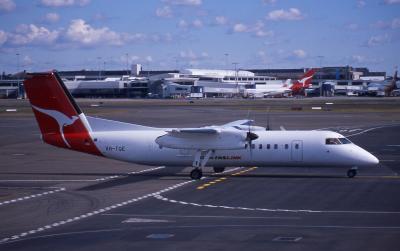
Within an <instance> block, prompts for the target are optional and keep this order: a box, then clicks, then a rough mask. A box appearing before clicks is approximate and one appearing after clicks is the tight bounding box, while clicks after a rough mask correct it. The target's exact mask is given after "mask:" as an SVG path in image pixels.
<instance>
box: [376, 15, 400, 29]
mask: <svg viewBox="0 0 400 251" xmlns="http://www.w3.org/2000/svg"><path fill="white" fill-rule="evenodd" d="M371 26H372V27H375V28H378V29H389V28H392V29H398V28H400V18H398V17H397V18H393V19H392V21H387V22H385V21H382V20H379V21H377V22H376V23H374V24H372V25H371Z"/></svg>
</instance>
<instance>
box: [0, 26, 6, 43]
mask: <svg viewBox="0 0 400 251" xmlns="http://www.w3.org/2000/svg"><path fill="white" fill-rule="evenodd" d="M6 41H7V33H5V32H4V31H2V30H0V46H2V45H3V44H4V43H5V42H6Z"/></svg>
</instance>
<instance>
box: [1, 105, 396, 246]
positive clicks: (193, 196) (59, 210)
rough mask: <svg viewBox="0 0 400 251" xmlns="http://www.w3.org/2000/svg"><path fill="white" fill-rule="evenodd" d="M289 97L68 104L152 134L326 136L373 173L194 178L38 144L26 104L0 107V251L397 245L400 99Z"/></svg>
mask: <svg viewBox="0 0 400 251" xmlns="http://www.w3.org/2000/svg"><path fill="white" fill-rule="evenodd" d="M292 100H293V99H290V100H289V101H287V103H285V100H284V99H282V100H280V102H279V101H277V100H260V101H258V100H256V101H250V102H247V101H248V100H247V101H246V100H234V101H230V100H208V101H207V100H201V101H194V103H190V102H189V101H173V100H164V101H162V100H156V101H153V102H151V100H133V101H129V100H116V101H114V100H103V101H99V100H78V103H79V104H80V106H81V107H82V110H83V111H84V112H85V113H86V114H87V115H92V116H99V117H103V118H109V119H115V120H120V121H125V122H131V123H139V124H144V125H151V126H160V127H191V126H203V125H210V124H223V123H227V122H230V121H233V120H236V119H243V118H251V119H256V124H257V125H260V126H265V125H266V124H267V120H269V121H270V126H271V127H272V129H275V130H280V129H300V130H303V129H329V130H335V131H338V132H340V133H342V134H343V135H346V136H348V137H349V139H351V140H352V141H353V142H355V143H356V144H358V145H360V146H361V147H363V148H365V149H367V150H369V151H370V152H372V153H373V154H374V155H376V156H377V157H378V158H379V159H380V161H381V164H380V166H379V167H376V168H368V169H360V170H359V174H358V176H357V177H356V178H354V179H349V178H347V177H346V175H345V173H346V171H347V170H344V169H340V168H330V169H323V168H305V169H300V168H276V167H268V168H266V167H264V168H263V167H253V168H241V167H231V168H228V169H227V170H226V172H225V173H223V174H214V173H213V172H211V169H206V173H205V176H206V177H205V178H204V179H202V180H200V181H192V180H190V178H189V174H188V172H189V170H190V168H185V167H182V168H170V167H165V166H159V167H149V166H141V165H135V164H129V163H123V162H119V161H113V160H107V159H104V158H99V157H95V156H90V155H86V154H82V153H77V152H72V151H67V150H63V149H58V148H55V147H52V146H48V145H45V144H43V143H42V142H41V141H40V137H39V130H38V127H37V125H36V121H35V120H34V117H33V115H32V113H31V111H30V108H29V104H28V103H27V102H26V101H23V100H18V101H16V100H9V101H7V100H0V130H1V133H0V158H1V162H0V218H1V225H2V227H1V231H0V250H55V249H57V250H71V249H73V250H89V249H90V250H94V249H95V250H109V249H118V250H121V249H123V250H125V249H135V248H136V249H138V250H144V249H145V250H188V249H190V250H228V249H229V250H244V249H248V250H271V249H272V250H382V249H384V250H398V247H399V246H400V200H399V199H398V198H397V197H398V196H397V194H398V191H400V176H399V175H398V174H399V173H400V165H399V164H400V115H399V114H400V113H399V112H398V109H399V108H400V99H397V98H393V99H391V98H368V99H359V100H360V101H357V99H340V98H339V99H332V98H331V99H304V100H298V101H297V102H294V101H292ZM326 103H333V104H326ZM360 103H361V104H362V105H361V104H360ZM299 106H300V107H301V108H302V109H301V110H300V111H299V110H294V109H293V107H295V108H298V107H299ZM312 107H321V109H320V110H318V109H312ZM7 109H17V111H10V112H5V110H7ZM267 110H269V115H267V114H266V111H267ZM268 117H269V119H268Z"/></svg>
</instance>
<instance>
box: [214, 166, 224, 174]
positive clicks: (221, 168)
mask: <svg viewBox="0 0 400 251" xmlns="http://www.w3.org/2000/svg"><path fill="white" fill-rule="evenodd" d="M223 171H225V167H214V172H216V173H222V172H223Z"/></svg>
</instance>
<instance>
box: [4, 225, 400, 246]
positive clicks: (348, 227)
mask: <svg viewBox="0 0 400 251" xmlns="http://www.w3.org/2000/svg"><path fill="white" fill-rule="evenodd" d="M207 228H264V229H265V228H315V229H350V230H353V229H354V230H399V229H400V226H355V225H348V226H346V225H300V224H299V225H297V224H292V225H289V224H218V225H216V224H212V225H198V224H196V225H173V226H163V227H161V226H145V227H135V228H132V229H135V230H142V229H207ZM123 231H126V228H107V229H97V230H84V231H75V232H64V233H57V234H47V235H41V236H36V237H31V238H25V239H20V237H17V236H13V237H11V238H5V239H7V242H9V243H15V242H18V241H22V240H35V239H45V238H51V237H61V236H70V235H83V234H93V233H111V232H123ZM26 235H28V234H27V233H26ZM21 237H24V236H21ZM3 243H4V242H3ZM0 244H1V242H0Z"/></svg>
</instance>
